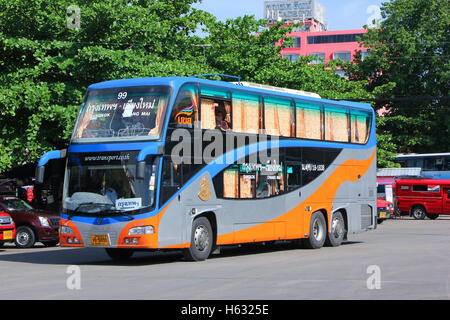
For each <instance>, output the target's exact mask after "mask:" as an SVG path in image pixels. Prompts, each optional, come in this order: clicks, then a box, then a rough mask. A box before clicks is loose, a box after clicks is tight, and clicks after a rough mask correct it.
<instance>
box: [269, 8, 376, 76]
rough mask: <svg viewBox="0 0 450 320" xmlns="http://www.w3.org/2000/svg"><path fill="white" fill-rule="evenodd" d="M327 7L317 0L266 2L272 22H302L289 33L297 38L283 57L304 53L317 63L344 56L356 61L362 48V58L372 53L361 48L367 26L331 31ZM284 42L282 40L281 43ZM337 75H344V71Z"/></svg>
mask: <svg viewBox="0 0 450 320" xmlns="http://www.w3.org/2000/svg"><path fill="white" fill-rule="evenodd" d="M325 12H326V10H325V7H324V6H323V5H321V4H320V3H319V2H318V1H317V0H279V1H265V2H264V18H265V19H266V20H268V22H269V25H272V24H274V23H277V22H280V21H283V22H284V23H285V24H286V25H289V24H293V23H298V22H301V23H302V24H303V25H302V27H300V28H295V29H294V30H293V32H292V33H290V34H288V36H290V37H293V38H294V44H293V46H291V47H290V48H284V49H283V50H282V51H281V54H282V56H283V57H286V58H289V60H291V61H292V62H295V61H297V60H298V59H299V58H300V56H313V57H314V60H313V62H312V63H313V64H319V63H327V62H329V61H330V60H335V59H338V58H339V59H341V60H342V61H353V58H354V54H355V51H356V50H362V58H364V56H365V55H367V54H369V52H368V51H367V50H366V49H365V48H362V47H360V45H359V43H358V39H362V38H363V35H364V33H366V32H367V30H365V29H356V30H339V31H328V25H327V22H326V17H325ZM280 44H281V43H278V45H280ZM336 73H337V74H340V75H343V72H341V71H340V70H337V71H336Z"/></svg>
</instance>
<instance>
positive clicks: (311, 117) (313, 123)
mask: <svg viewBox="0 0 450 320" xmlns="http://www.w3.org/2000/svg"><path fill="white" fill-rule="evenodd" d="M308 106H309V105H307V104H304V103H298V102H297V132H296V136H297V138H303V139H316V140H320V139H322V120H321V112H320V107H318V106H317V107H314V106H312V105H311V106H309V108H308Z"/></svg>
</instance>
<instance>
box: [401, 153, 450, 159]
mask: <svg viewBox="0 0 450 320" xmlns="http://www.w3.org/2000/svg"><path fill="white" fill-rule="evenodd" d="M446 156H450V152H445V153H422V154H420V153H411V154H399V155H397V156H395V159H396V160H400V159H412V158H426V157H446Z"/></svg>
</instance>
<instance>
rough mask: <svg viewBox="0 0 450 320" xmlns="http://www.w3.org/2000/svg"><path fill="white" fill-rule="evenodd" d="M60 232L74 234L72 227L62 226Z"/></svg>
mask: <svg viewBox="0 0 450 320" xmlns="http://www.w3.org/2000/svg"><path fill="white" fill-rule="evenodd" d="M59 233H60V234H73V230H72V228H71V227H66V226H61V229H60V231H59Z"/></svg>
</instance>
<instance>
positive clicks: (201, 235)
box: [184, 217, 214, 261]
mask: <svg viewBox="0 0 450 320" xmlns="http://www.w3.org/2000/svg"><path fill="white" fill-rule="evenodd" d="M213 239H214V235H213V231H212V227H211V223H210V222H209V220H208V218H206V217H199V218H197V219H195V220H194V222H193V223H192V233H191V245H190V247H189V248H187V249H185V250H184V257H185V259H186V260H189V261H203V260H206V259H207V258H208V257H209V255H210V254H211V251H212V247H213Z"/></svg>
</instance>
